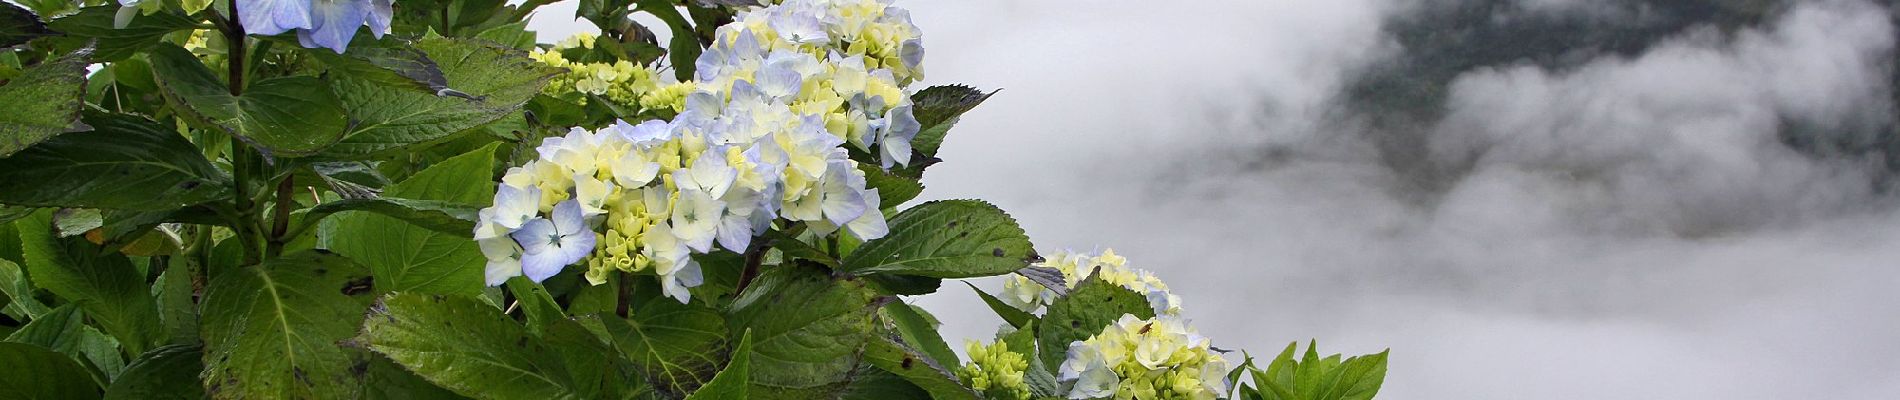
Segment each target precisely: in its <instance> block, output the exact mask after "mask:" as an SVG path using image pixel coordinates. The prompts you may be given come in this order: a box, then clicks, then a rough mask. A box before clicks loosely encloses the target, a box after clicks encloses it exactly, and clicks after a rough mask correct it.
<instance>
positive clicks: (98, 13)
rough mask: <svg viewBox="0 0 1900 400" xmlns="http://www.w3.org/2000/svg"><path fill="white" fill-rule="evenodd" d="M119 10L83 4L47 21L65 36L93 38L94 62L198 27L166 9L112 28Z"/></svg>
mask: <svg viewBox="0 0 1900 400" xmlns="http://www.w3.org/2000/svg"><path fill="white" fill-rule="evenodd" d="M118 13H119V6H117V5H108V6H100V7H86V8H85V9H81V10H79V13H78V14H73V15H69V16H65V17H61V18H59V19H55V20H52V21H51V22H48V23H47V24H46V25H47V26H50V27H52V28H53V30H56V31H60V32H64V33H66V35H67V36H71V37H75V38H79V39H82V40H84V39H96V40H97V43H98V46H99V50H98V52H96V53H94V54H93V61H97V62H112V61H119V60H123V59H125V58H126V57H130V56H132V55H133V54H135V53H138V52H139V51H143V50H146V49H150V48H152V46H153V45H156V44H158V41H159V39H162V38H164V36H165V35H166V34H169V33H172V32H177V31H181V30H185V29H192V28H196V27H198V21H197V20H194V19H192V18H189V17H186V16H184V15H181V14H179V13H177V12H174V11H170V10H166V11H159V12H155V13H151V14H146V15H140V16H139V17H138V18H137V19H133V20H132V23H131V24H127V25H126V26H125V27H124V28H114V27H113V23H112V20H113V18H114V16H115V15H116V14H118Z"/></svg>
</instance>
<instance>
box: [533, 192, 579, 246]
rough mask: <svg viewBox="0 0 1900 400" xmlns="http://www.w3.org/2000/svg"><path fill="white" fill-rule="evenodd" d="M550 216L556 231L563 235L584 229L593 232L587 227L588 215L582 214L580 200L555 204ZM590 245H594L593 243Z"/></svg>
mask: <svg viewBox="0 0 1900 400" xmlns="http://www.w3.org/2000/svg"><path fill="white" fill-rule="evenodd" d="M550 217H552V218H553V220H554V230H555V232H560V234H561V235H567V234H572V233H577V232H583V231H587V232H591V231H589V230H588V229H587V220H586V217H584V216H582V215H581V202H580V201H579V200H571V199H570V200H568V201H563V202H560V203H556V204H555V205H554V212H553V215H551V216H550ZM523 229H526V228H523ZM590 240H591V239H590ZM588 246H589V247H592V245H591V244H590V245H588Z"/></svg>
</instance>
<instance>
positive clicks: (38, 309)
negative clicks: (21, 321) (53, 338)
mask: <svg viewBox="0 0 1900 400" xmlns="http://www.w3.org/2000/svg"><path fill="white" fill-rule="evenodd" d="M15 237H16V238H17V237H18V236H17V235H16V236H15ZM0 293H5V294H6V295H7V300H8V302H7V312H8V313H9V314H11V315H24V316H26V317H27V318H39V317H40V316H41V315H46V313H47V312H48V311H51V310H50V309H49V308H48V307H46V305H45V304H41V303H40V301H39V299H35V298H33V285H32V284H31V283H28V282H27V281H26V274H25V273H24V272H23V271H21V270H20V265H19V264H14V263H13V261H9V260H5V259H0Z"/></svg>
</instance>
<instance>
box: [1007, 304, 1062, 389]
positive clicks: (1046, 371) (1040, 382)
mask: <svg viewBox="0 0 1900 400" xmlns="http://www.w3.org/2000/svg"><path fill="white" fill-rule="evenodd" d="M1036 332H1037V330H1036V327H1035V322H1034V321H1031V322H1029V323H1028V324H1026V325H1024V326H1023V327H1019V328H1017V329H1016V330H1015V331H1012V332H1010V333H1007V334H1003V335H1002V336H1001V337H998V338H997V339H996V340H997V341H1000V342H1003V343H1004V344H1007V345H1009V351H1010V352H1011V353H1016V354H1020V355H1022V356H1023V359H1025V360H1029V368H1028V369H1026V370H1024V371H1023V384H1025V385H1028V386H1029V391H1030V393H1033V394H1035V395H1036V396H1040V397H1064V396H1066V395H1067V392H1066V391H1063V390H1062V382H1061V381H1058V380H1056V376H1055V373H1054V371H1052V369H1051V367H1050V366H1049V365H1047V364H1043V362H1042V357H1038V356H1037V355H1038V354H1039V353H1037V352H1036Z"/></svg>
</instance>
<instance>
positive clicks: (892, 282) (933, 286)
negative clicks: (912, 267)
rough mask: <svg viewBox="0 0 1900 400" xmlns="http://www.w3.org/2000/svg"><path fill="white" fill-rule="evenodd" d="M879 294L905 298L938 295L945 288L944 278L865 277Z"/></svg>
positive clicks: (912, 276) (905, 276)
mask: <svg viewBox="0 0 1900 400" xmlns="http://www.w3.org/2000/svg"><path fill="white" fill-rule="evenodd" d="M864 279H865V280H867V281H870V282H871V285H872V286H874V287H877V289H878V291H879V292H882V293H885V294H895V295H903V296H922V295H926V294H931V293H936V292H937V289H939V288H942V287H943V278H931V277H924V276H914V275H871V276H867V277H864Z"/></svg>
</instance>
